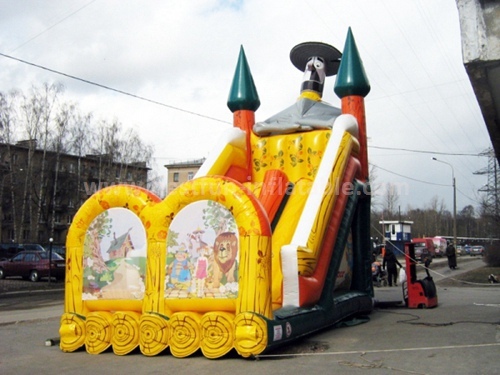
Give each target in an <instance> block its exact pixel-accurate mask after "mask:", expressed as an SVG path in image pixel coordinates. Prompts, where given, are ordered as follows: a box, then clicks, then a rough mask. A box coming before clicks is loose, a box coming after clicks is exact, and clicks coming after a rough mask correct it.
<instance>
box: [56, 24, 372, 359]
mask: <svg viewBox="0 0 500 375" xmlns="http://www.w3.org/2000/svg"><path fill="white" fill-rule="evenodd" d="M290 59H291V61H292V63H293V64H294V65H295V66H296V67H297V68H298V69H300V70H301V71H303V72H304V78H303V81H302V84H301V90H300V96H299V98H298V100H297V101H296V103H294V104H293V105H291V106H290V107H289V108H286V109H285V110H283V111H281V112H279V113H277V114H276V115H275V116H272V117H271V118H269V119H267V120H265V121H262V122H256V121H255V111H256V110H257V109H258V107H259V105H260V101H259V97H258V94H257V90H256V87H255V85H254V81H253V78H252V75H251V73H250V69H249V66H248V62H247V59H246V56H245V53H244V50H243V48H241V50H240V54H239V59H238V63H237V67H236V71H235V74H234V78H233V83H232V87H231V91H230V94H229V99H228V103H227V104H228V107H229V109H230V110H231V112H232V113H233V121H234V127H233V128H231V129H229V130H228V131H227V132H226V133H225V134H223V136H222V137H221V138H220V140H219V142H218V143H217V144H216V145H215V146H214V149H213V151H212V152H211V153H210V155H209V157H208V158H207V159H206V161H205V162H204V164H203V165H202V166H201V168H200V169H199V171H198V173H197V174H196V176H195V178H194V179H192V180H190V181H187V182H185V183H183V184H182V185H180V186H179V187H178V188H177V189H175V190H174V191H172V192H171V193H170V194H169V195H168V196H167V197H166V198H165V199H160V198H158V197H157V196H155V195H154V194H153V193H151V192H149V191H147V190H145V189H142V188H139V187H136V186H129V185H117V186H112V187H108V188H105V189H103V190H100V191H98V192H96V193H95V194H94V195H93V196H91V197H90V198H89V199H88V200H87V201H86V202H85V203H84V204H83V205H82V207H81V208H80V210H79V211H78V213H77V214H76V216H75V217H74V220H73V222H72V224H71V227H70V230H69V233H68V237H67V243H66V251H67V261H66V281H65V306H64V314H63V315H62V317H61V323H60V332H59V333H60V338H61V341H60V347H61V350H63V351H65V352H73V351H75V350H77V349H80V348H82V347H85V350H86V351H87V352H88V353H91V354H98V353H102V352H104V351H106V350H108V349H109V350H112V351H113V352H114V353H115V354H117V355H125V354H127V353H130V352H131V351H134V350H140V352H141V353H142V354H144V355H146V356H154V355H158V354H160V353H162V352H164V351H166V350H168V351H169V352H170V353H171V355H173V356H175V357H188V356H190V355H191V354H193V353H195V352H197V351H198V350H201V352H202V353H203V355H204V356H205V357H207V358H218V357H222V356H224V355H225V354H227V353H228V352H230V351H232V350H236V352H237V353H238V354H239V355H241V356H242V357H251V356H256V355H259V354H261V353H264V352H266V351H270V350H272V349H274V348H276V347H278V346H280V345H283V344H286V343H289V342H290V341H292V340H296V339H297V338H299V337H301V336H304V335H306V334H311V333H312V332H314V331H317V330H320V329H324V328H325V327H329V326H332V325H334V324H336V323H338V322H341V321H343V320H345V319H349V318H352V317H355V316H357V315H361V314H367V313H370V312H371V310H372V298H373V287H372V283H371V264H370V256H371V254H370V235H369V220H370V186H369V177H368V158H367V145H366V130H365V129H366V125H365V116H364V97H365V96H366V95H367V94H368V92H369V91H370V86H369V83H368V80H367V78H366V75H365V72H364V69H363V66H362V62H361V59H360V57H359V54H358V50H357V47H356V44H355V41H354V38H353V36H352V33H351V30H350V29H349V31H348V34H347V38H346V43H345V47H344V51H343V54H342V53H340V52H339V51H338V50H337V49H336V48H334V47H332V46H330V45H328V44H324V43H319V42H307V43H302V44H299V45H298V46H296V47H294V48H293V49H292V51H291V53H290ZM334 75H336V76H337V77H336V82H335V89H334V91H335V93H336V94H337V95H338V96H339V97H340V98H341V103H342V104H341V108H340V109H339V108H336V107H333V106H331V105H329V104H328V103H325V102H323V101H322V100H321V97H322V92H323V85H324V81H325V79H326V77H329V76H334Z"/></svg>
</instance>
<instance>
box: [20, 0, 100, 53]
mask: <svg viewBox="0 0 500 375" xmlns="http://www.w3.org/2000/svg"><path fill="white" fill-rule="evenodd" d="M96 1H97V0H92V1H90V2H89V3H87V4H85V5H84V6H82V7H80V8H78V9H77V10H75V11H74V12H72V13H70V14H68V15H67V16H66V17H64V18H62V19H60V20H59V21H57V22H56V23H54V24H53V25H51V26H49V27H48V28H46V29H45V30H43V31H42V32H39V33H38V34H36V35H35V36H33V37H31V38H29V39H28V40H27V41H26V42H24V43H22V44H21V45H19V46H17V47H16V48H15V49H14V50H12V51H10V52H11V53H12V52H14V51H17V50H18V49H19V48H21V47H24V46H25V45H26V44H28V43H29V42H31V41H32V40H34V39H36V38H38V37H39V36H40V35H42V34H45V33H46V32H47V31H49V30H51V29H53V28H54V27H56V26H57V25H59V24H60V23H62V22H64V21H66V20H67V19H68V18H70V17H71V16H73V15H75V14H76V13H78V12H79V11H81V10H83V9H84V8H86V7H88V6H89V5H90V4H92V3H94V2H96Z"/></svg>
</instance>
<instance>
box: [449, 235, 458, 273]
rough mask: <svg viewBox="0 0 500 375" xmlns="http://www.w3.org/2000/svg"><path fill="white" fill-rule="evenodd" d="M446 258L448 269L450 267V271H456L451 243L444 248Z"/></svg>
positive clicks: (455, 260) (455, 261)
mask: <svg viewBox="0 0 500 375" xmlns="http://www.w3.org/2000/svg"><path fill="white" fill-rule="evenodd" d="M446 257H447V258H448V267H450V270H456V269H457V253H456V251H455V246H453V243H451V242H448V246H447V247H446Z"/></svg>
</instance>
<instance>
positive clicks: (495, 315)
mask: <svg viewBox="0 0 500 375" xmlns="http://www.w3.org/2000/svg"><path fill="white" fill-rule="evenodd" d="M458 265H459V269H458V270H449V269H448V268H447V267H446V263H445V261H442V260H436V261H434V262H433V264H432V267H431V272H432V276H433V278H434V280H435V281H436V285H437V293H438V301H439V305H438V306H437V307H436V308H431V309H408V308H406V307H405V306H404V304H402V303H401V302H402V289H401V287H392V288H389V287H381V288H375V300H374V303H375V309H374V311H373V312H372V314H370V316H369V321H368V322H366V323H363V324H358V325H354V326H350V327H342V328H338V327H336V328H332V329H327V330H323V331H321V332H318V333H315V334H312V335H310V336H307V337H304V338H302V339H300V340H297V341H296V342H294V343H293V344H292V345H289V346H287V347H284V348H281V349H279V350H276V351H274V352H270V353H266V354H264V355H261V356H259V357H258V358H253V359H242V358H240V357H239V356H237V355H236V354H234V353H230V354H229V355H227V356H226V357H224V358H222V359H217V360H208V359H206V358H205V357H203V356H202V355H201V354H200V353H195V354H194V355H192V356H191V357H189V358H183V359H178V358H175V357H173V356H172V355H171V354H170V353H169V351H168V349H167V350H166V351H165V353H162V354H160V355H158V356H155V357H146V356H143V355H142V354H141V353H140V352H139V351H135V352H133V353H131V354H128V355H126V356H116V355H114V354H113V352H112V351H107V352H105V353H102V354H100V355H90V354H88V353H86V352H85V350H84V349H82V350H80V351H77V352H75V353H63V352H62V351H61V350H60V349H59V347H58V346H57V345H53V346H50V344H51V341H50V340H52V342H54V343H55V344H57V341H58V329H59V318H60V316H61V314H62V312H63V298H64V297H63V290H62V288H58V287H57V286H54V285H53V286H51V289H49V290H43V289H42V290H43V291H38V292H35V291H29V292H26V291H23V290H17V291H13V292H7V293H5V292H4V293H1V294H0V338H1V340H0V342H1V344H0V374H2V375H10V374H16V375H18V374H33V373H38V374H54V373H63V374H66V373H71V374H89V373H95V374H108V373H110V374H111V373H113V374H114V373H127V374H133V373H138V374H141V375H142V374H160V373H162V374H164V373H174V374H214V373H217V374H220V375H224V374H234V373H238V374H239V375H242V374H255V373H262V374H287V375H290V374H298V373H307V374H325V373H342V374H367V373H369V374H388V373H407V374H499V373H500V369H499V368H498V367H499V360H498V358H499V354H500V287H496V286H493V285H491V284H486V280H485V284H484V286H477V285H476V286H474V287H472V286H471V287H469V286H462V287H441V286H440V285H439V281H440V280H442V279H446V278H449V277H454V276H455V275H458V274H459V273H461V272H466V271H468V270H470V269H473V268H476V267H480V266H482V265H484V263H483V262H482V260H481V259H480V258H472V259H471V258H469V257H467V258H465V257H464V258H458ZM422 272H423V271H422V270H421V271H419V274H422ZM422 277H423V276H422ZM61 286H62V285H61ZM21 289H22V288H21ZM16 301H17V302H16ZM382 302H383V303H382ZM381 306H384V307H381Z"/></svg>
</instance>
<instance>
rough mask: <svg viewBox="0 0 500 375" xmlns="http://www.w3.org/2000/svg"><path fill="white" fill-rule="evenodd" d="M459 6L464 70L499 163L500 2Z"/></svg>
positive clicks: (460, 0) (464, 1)
mask: <svg viewBox="0 0 500 375" xmlns="http://www.w3.org/2000/svg"><path fill="white" fill-rule="evenodd" d="M456 3H457V7H458V12H459V18H460V29H461V36H462V55H463V61H464V66H465V69H466V71H467V74H468V76H469V79H470V82H471V84H472V87H473V89H474V92H475V94H476V98H477V101H478V103H479V107H480V108H481V112H482V114H483V118H484V122H485V123H486V127H487V128H488V133H489V134H490V138H491V143H492V145H493V149H494V151H495V155H496V158H497V160H498V161H500V1H498V0H456Z"/></svg>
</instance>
